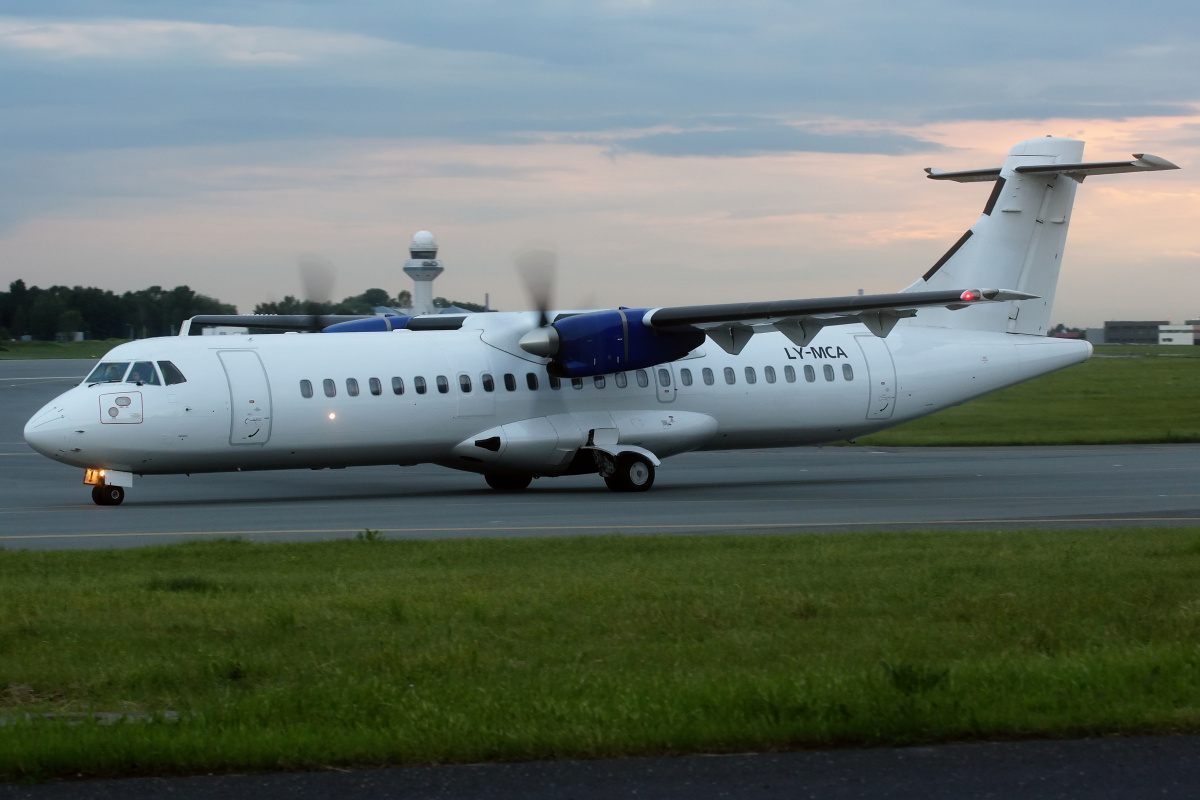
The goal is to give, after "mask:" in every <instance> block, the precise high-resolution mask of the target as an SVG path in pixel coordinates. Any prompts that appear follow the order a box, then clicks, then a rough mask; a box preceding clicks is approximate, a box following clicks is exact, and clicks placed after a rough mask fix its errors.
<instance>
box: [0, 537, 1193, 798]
mask: <svg viewBox="0 0 1200 800" xmlns="http://www.w3.org/2000/svg"><path fill="white" fill-rule="evenodd" d="M0 706H2V708H0V715H3V716H6V717H7V719H6V722H7V724H5V725H3V726H0V777H3V778H7V779H22V778H23V779H39V778H49V777H54V776H75V775H77V774H84V775H117V774H121V775H128V774H146V773H160V774H161V773H172V772H175V773H189V772H208V771H223V770H247V769H249V770H273V769H292V768H319V767H325V766H351V765H383V764H428V763H445V762H474V761H487V760H516V759H541V758H567V757H582V758H588V757H599V756H617V755H649V754H670V753H697V752H738V751H746V750H758V751H762V750H772V749H785V748H798V747H810V746H829V745H860V744H883V743H888V744H901V743H918V742H935V741H947V740H969V739H981V738H988V739H994V738H1020V737H1054V736H1080V735H1102V734H1113V733H1152V732H1157V733H1168V732H1182V731H1193V732H1194V731H1197V730H1200V528H1190V529H1173V530H1168V529H1143V530H1111V529H1110V530H1089V531H1029V532H1004V533H999V532H996V533H945V532H936V533H904V534H847V535H838V536H743V537H723V536H712V537H686V538H683V537H637V538H620V537H598V538H578V539H539V540H510V541H438V542H413V541H396V542H391V541H365V540H364V541H339V542H325V543H312V544H286V545H281V544H250V543H244V542H215V543H196V544H187V545H182V546H175V547H161V548H146V549H138V550H111V551H90V552H86V551H85V552H72V551H61V552H28V551H23V552H13V551H8V552H0ZM80 711H88V712H133V711H137V712H151V713H159V712H166V711H172V712H179V714H180V716H179V718H178V719H177V720H176V721H156V722H125V723H120V724H114V725H101V724H96V723H94V722H85V723H83V724H67V723H65V722H55V721H46V720H43V719H38V720H36V721H33V722H25V721H23V720H25V717H24V715H25V714H41V713H46V712H80Z"/></svg>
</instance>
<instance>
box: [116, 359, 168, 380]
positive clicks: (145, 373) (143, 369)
mask: <svg viewBox="0 0 1200 800" xmlns="http://www.w3.org/2000/svg"><path fill="white" fill-rule="evenodd" d="M125 382H126V383H142V384H145V385H147V386H161V385H162V382H161V381H159V379H158V373H157V372H155V371H154V364H152V363H151V362H149V361H135V362H133V369H131V370H129V377H128V378H126V379H125Z"/></svg>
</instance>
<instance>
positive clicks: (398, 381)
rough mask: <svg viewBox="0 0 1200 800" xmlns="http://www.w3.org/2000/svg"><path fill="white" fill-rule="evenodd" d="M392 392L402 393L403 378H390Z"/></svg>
mask: <svg viewBox="0 0 1200 800" xmlns="http://www.w3.org/2000/svg"><path fill="white" fill-rule="evenodd" d="M392 394H404V378H392Z"/></svg>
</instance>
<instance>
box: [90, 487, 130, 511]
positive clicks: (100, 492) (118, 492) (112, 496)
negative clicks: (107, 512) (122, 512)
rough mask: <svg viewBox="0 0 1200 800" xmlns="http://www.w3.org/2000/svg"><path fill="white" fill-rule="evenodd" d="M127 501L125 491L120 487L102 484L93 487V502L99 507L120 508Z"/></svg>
mask: <svg viewBox="0 0 1200 800" xmlns="http://www.w3.org/2000/svg"><path fill="white" fill-rule="evenodd" d="M124 499H125V490H124V489H122V488H121V487H120V486H107V485H104V484H100V485H97V486H93V487H92V502H93V503H95V504H96V505H98V506H119V505H121V501H123V500H124Z"/></svg>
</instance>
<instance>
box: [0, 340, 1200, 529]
mask: <svg viewBox="0 0 1200 800" xmlns="http://www.w3.org/2000/svg"><path fill="white" fill-rule="evenodd" d="M93 363H94V362H90V361H5V362H0V408H3V410H4V413H3V414H2V415H0V546H3V547H6V548H92V547H128V546H139V545H145V544H161V543H167V542H176V541H182V540H187V539H196V538H203V537H217V536H241V537H244V538H247V539H251V540H256V541H271V540H290V541H298V540H309V539H328V538H336V537H346V536H353V535H354V534H355V533H356V532H358V531H361V530H363V529H365V528H371V529H374V530H379V531H382V532H383V533H384V534H385V535H386V536H388V537H390V538H442V537H491V536H502V537H503V536H555V535H595V534H608V533H621V534H629V535H636V534H646V533H675V534H703V533H727V532H728V533H765V532H797V533H800V532H814V533H815V532H832V531H853V530H865V529H871V530H878V529H919V528H1011V527H1080V526H1121V525H1193V524H1197V523H1200V445H1144V446H1138V445H1127V446H1111V447H1110V446H1104V447H1098V446H1089V447H1013V448H1003V447H1002V448H889V449H883V448H870V447H824V448H816V447H808V448H790V449H781V450H762V451H740V452H731V453H689V454H685V455H682V456H677V457H675V458H671V459H668V460H667V461H665V462H664V463H663V465H662V467H660V468H659V470H658V476H657V480H656V483H655V486H654V488H653V489H652V490H651V491H650V492H648V493H646V494H614V493H612V492H610V491H608V489H607V488H606V487H605V486H604V484H603V482H602V481H601V480H600V479H599V478H598V477H596V476H576V477H569V478H548V479H542V480H538V481H535V482H534V484H533V486H532V487H530V489H529V490H528V491H526V492H524V493H520V494H499V493H497V492H494V491H492V490H491V489H489V488H487V486H486V485H485V484H484V482H483V479H482V477H480V476H478V475H473V474H470V473H460V472H454V471H452V470H447V469H443V468H441V467H434V466H419V467H406V468H402V467H360V468H351V469H343V470H320V471H312V470H289V471H280V472H258V473H234V474H216V475H195V476H192V477H186V476H182V475H178V476H149V477H146V478H137V479H136V480H135V484H134V487H133V488H132V489H130V490H128V492H127V496H126V500H125V503H124V504H123V505H121V506H119V507H99V506H96V505H94V504H93V503H92V502H91V498H90V493H89V489H88V487H86V486H84V485H83V483H82V480H83V474H82V470H78V469H75V468H72V467H67V466H64V465H62V464H58V463H56V462H53V461H50V460H49V459H46V458H43V457H42V456H40V455H38V454H36V453H34V452H33V451H32V450H31V449H30V448H29V446H28V445H26V444H25V442H24V440H23V438H22V435H21V431H22V428H23V426H24V423H25V421H26V420H27V419H28V418H29V417H30V416H31V415H32V414H33V413H34V412H35V411H36V410H37V409H38V408H40V407H41V406H42V405H43V404H44V403H46V402H48V401H49V400H50V399H52V398H53V397H54V396H56V395H57V394H58V393H60V392H62V391H64V390H66V389H67V388H69V387H70V386H71V385H72V384H73V383H76V382H78V380H79V379H80V377H81V376H83V375H84V374H86V372H87V370H88V369H89V368H90V366H91V365H92V364H93Z"/></svg>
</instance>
